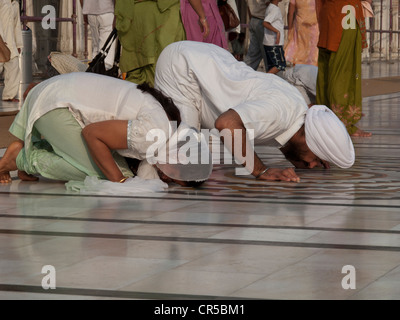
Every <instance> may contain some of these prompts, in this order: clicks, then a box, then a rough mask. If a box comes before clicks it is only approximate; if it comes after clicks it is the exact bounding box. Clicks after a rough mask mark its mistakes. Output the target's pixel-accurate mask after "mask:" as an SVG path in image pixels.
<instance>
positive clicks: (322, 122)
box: [305, 105, 355, 168]
mask: <svg viewBox="0 0 400 320" xmlns="http://www.w3.org/2000/svg"><path fill="white" fill-rule="evenodd" d="M305 132H306V143H307V146H308V147H309V148H310V150H311V151H312V152H313V153H314V154H315V155H316V156H317V157H318V158H320V159H321V160H325V161H328V162H332V163H334V164H335V165H337V166H338V167H340V168H350V167H351V166H352V165H353V164H354V160H355V154H354V146H353V142H352V141H351V138H350V136H349V134H348V133H347V130H346V127H345V126H344V124H343V123H342V121H340V119H339V118H338V117H337V116H336V115H335V114H334V113H333V112H332V111H331V110H330V109H328V108H327V107H326V106H320V105H319V106H318V105H316V106H312V107H311V108H309V109H308V111H307V114H306V120H305Z"/></svg>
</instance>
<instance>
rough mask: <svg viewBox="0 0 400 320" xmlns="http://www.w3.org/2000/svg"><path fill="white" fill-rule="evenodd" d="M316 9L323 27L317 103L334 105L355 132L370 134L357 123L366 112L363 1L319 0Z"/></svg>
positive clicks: (348, 129) (351, 130)
mask: <svg viewBox="0 0 400 320" xmlns="http://www.w3.org/2000/svg"><path fill="white" fill-rule="evenodd" d="M368 1H369V2H372V1H371V0H368ZM346 6H347V8H345V7H346ZM344 8H345V9H347V10H343V9H344ZM316 10H317V18H318V23H319V30H320V36H319V42H318V47H319V57H318V78H317V104H324V105H326V106H327V107H328V108H330V109H332V111H333V112H334V113H335V114H336V115H337V116H338V117H339V119H340V120H341V121H342V122H343V123H344V125H345V126H346V128H347V131H348V132H349V134H350V135H351V136H354V137H370V136H371V135H372V134H371V133H370V132H366V131H363V130H361V129H359V128H358V127H357V126H356V124H357V122H358V121H360V119H361V116H362V94H361V54H362V50H363V49H364V48H366V47H367V41H366V28H365V19H364V14H363V9H362V4H361V1H360V0H316Z"/></svg>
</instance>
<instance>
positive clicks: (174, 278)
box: [0, 63, 400, 300]
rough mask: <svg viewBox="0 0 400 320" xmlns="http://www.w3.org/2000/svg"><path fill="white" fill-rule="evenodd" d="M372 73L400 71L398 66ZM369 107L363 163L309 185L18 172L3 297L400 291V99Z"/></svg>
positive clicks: (2, 253) (307, 174)
mask: <svg viewBox="0 0 400 320" xmlns="http://www.w3.org/2000/svg"><path fill="white" fill-rule="evenodd" d="M363 73H364V76H365V77H370V78H373V77H388V76H399V75H400V70H399V63H397V64H387V63H372V64H371V65H363ZM399 91H400V90H399ZM13 107H15V106H10V105H4V104H3V105H2V106H0V110H1V108H3V110H5V109H7V110H8V109H10V108H11V109H12V108H13ZM363 112H364V113H365V116H364V118H363V119H362V120H361V122H360V127H361V128H362V129H365V130H368V131H371V132H372V133H373V136H372V137H371V138H354V139H353V142H354V146H355V149H356V159H357V160H356V163H355V165H354V166H353V167H352V168H351V169H348V170H342V169H339V168H336V167H335V168H332V169H331V170H323V169H315V170H312V171H308V170H299V175H300V176H301V182H300V183H298V184H292V183H282V182H269V183H265V182H264V183H263V182H260V181H255V180H254V179H253V178H250V177H247V176H236V175H235V174H234V166H230V165H225V166H222V165H216V166H215V170H214V172H213V174H212V176H211V179H210V180H209V181H208V182H207V183H206V184H205V185H204V186H203V187H201V188H200V189H196V190H194V189H189V188H183V187H179V186H177V185H173V186H171V187H170V188H169V190H168V191H167V192H163V193H154V194H138V195H132V196H123V197H116V196H98V195H93V196H90V195H80V194H77V193H72V192H67V191H66V188H65V186H64V184H63V183H61V182H53V181H48V180H44V179H41V180H40V182H34V183H33V182H32V183H27V182H21V181H19V180H18V179H17V178H16V177H15V176H14V181H13V183H12V184H10V185H0V299H95V300H97V299H232V298H233V299H338V300H344V299H351V300H364V299H388V300H392V299H396V300H397V299H400V172H399V169H398V168H399V163H400V93H396V94H390V95H382V96H373V97H368V98H364V101H363ZM257 151H258V153H259V155H260V156H261V157H262V159H264V160H265V161H266V162H268V163H270V164H271V165H276V166H280V167H284V166H287V165H288V163H287V162H286V161H285V160H284V159H283V157H282V155H281V154H279V152H278V151H276V150H275V149H270V148H265V147H257ZM3 153H4V149H3V150H0V156H1V155H2V154H3ZM49 265H50V266H53V267H54V268H55V271H56V278H55V279H56V289H55V290H45V289H44V288H43V286H42V284H43V283H42V281H43V280H44V278H45V276H46V274H45V273H42V268H43V267H44V266H49ZM345 266H352V267H354V269H353V270H354V272H353V273H352V274H351V275H354V278H351V279H350V278H346V276H347V275H348V274H347V273H346V269H343V268H344V267H345ZM346 279H347V280H348V281H347V280H346ZM349 279H350V280H349ZM353 280H354V285H355V287H354V288H346V285H343V283H345V284H347V283H350V282H351V281H353Z"/></svg>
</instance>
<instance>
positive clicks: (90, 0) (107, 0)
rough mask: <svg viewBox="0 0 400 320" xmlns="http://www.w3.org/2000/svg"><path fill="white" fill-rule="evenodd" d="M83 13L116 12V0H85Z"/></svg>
mask: <svg viewBox="0 0 400 320" xmlns="http://www.w3.org/2000/svg"><path fill="white" fill-rule="evenodd" d="M82 12H83V14H93V15H100V14H105V13H114V0H83V8H82Z"/></svg>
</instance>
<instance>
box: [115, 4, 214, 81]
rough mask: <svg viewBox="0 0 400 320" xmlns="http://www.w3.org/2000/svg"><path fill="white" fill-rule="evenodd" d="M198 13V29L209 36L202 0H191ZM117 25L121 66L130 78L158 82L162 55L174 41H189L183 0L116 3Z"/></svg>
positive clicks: (130, 79) (129, 79)
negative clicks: (157, 72)
mask: <svg viewBox="0 0 400 320" xmlns="http://www.w3.org/2000/svg"><path fill="white" fill-rule="evenodd" d="M189 1H190V4H191V5H192V7H193V9H194V11H195V12H196V13H197V16H196V17H195V18H194V19H195V20H196V23H197V28H199V30H201V32H202V33H203V37H204V38H207V37H208V34H209V26H208V22H207V19H206V16H205V13H204V9H203V6H202V4H201V0H189ZM115 17H116V28H117V30H118V37H119V40H120V42H121V45H122V54H121V61H120V69H121V71H122V73H126V78H125V79H126V80H128V81H131V82H134V83H137V84H141V83H144V82H147V83H149V84H150V85H151V86H153V85H154V75H155V68H156V62H157V59H158V56H159V55H160V53H161V51H162V50H163V49H164V48H165V47H166V46H167V45H169V44H170V43H172V42H176V41H181V40H186V35H185V30H184V27H183V24H182V19H181V14H180V1H179V0H170V1H161V0H157V1H150V0H144V1H132V0H118V1H117V2H116V3H115Z"/></svg>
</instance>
